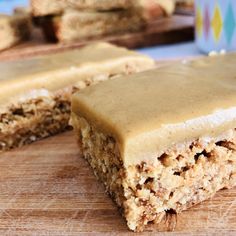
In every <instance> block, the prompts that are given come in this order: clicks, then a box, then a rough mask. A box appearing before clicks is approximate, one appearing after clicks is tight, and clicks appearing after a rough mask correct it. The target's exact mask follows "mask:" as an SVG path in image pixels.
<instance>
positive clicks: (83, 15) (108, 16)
mask: <svg viewBox="0 0 236 236" xmlns="http://www.w3.org/2000/svg"><path fill="white" fill-rule="evenodd" d="M41 23H42V24H41V25H42V26H43V29H44V33H45V34H46V36H47V38H48V39H49V40H50V39H56V40H58V41H60V42H72V41H76V40H78V41H79V40H80V41H81V40H84V39H88V38H99V37H101V36H104V35H114V34H117V33H123V32H133V31H137V30H140V29H141V28H143V27H144V25H145V22H144V20H143V18H142V17H141V15H138V14H136V12H133V11H128V10H127V11H123V10H117V11H107V12H88V11H87V12H83V11H75V10H67V11H66V12H65V13H64V14H63V15H62V16H55V17H46V18H44V19H42V21H41Z"/></svg>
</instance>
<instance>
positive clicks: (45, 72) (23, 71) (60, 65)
mask: <svg viewBox="0 0 236 236" xmlns="http://www.w3.org/2000/svg"><path fill="white" fill-rule="evenodd" d="M154 64H155V63H154V61H153V60H152V59H150V58H148V57H146V56H143V55H140V54H138V53H136V52H133V51H129V50H127V49H124V48H120V47H116V46H113V45H110V44H107V43H97V44H94V45H91V46H87V47H84V48H82V49H77V50H72V51H67V52H63V53H57V54H53V55H47V56H41V57H35V58H31V59H26V60H20V61H13V62H2V63H0V90H1V93H0V109H1V108H3V107H5V106H7V105H8V104H9V103H11V102H12V101H14V100H16V99H19V96H21V95H24V96H26V95H27V94H28V93H30V92H32V91H35V90H42V89H43V90H47V91H49V92H53V91H56V90H60V89H63V88H66V87H68V86H72V85H76V83H79V82H80V81H81V80H82V81H86V79H91V78H93V77H95V76H99V75H116V74H122V73H124V72H125V71H126V72H127V71H128V70H129V69H130V70H131V72H132V70H134V71H141V70H144V69H149V68H152V67H153V66H154Z"/></svg>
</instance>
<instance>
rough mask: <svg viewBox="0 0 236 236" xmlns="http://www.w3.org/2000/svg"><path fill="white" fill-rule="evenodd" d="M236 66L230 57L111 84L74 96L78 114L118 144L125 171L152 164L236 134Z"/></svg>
mask: <svg viewBox="0 0 236 236" xmlns="http://www.w3.org/2000/svg"><path fill="white" fill-rule="evenodd" d="M235 63H236V54H229V55H225V56H217V57H212V58H205V59H201V60H200V59H199V60H196V61H192V62H187V63H176V64H174V65H172V66H167V67H163V68H159V69H155V70H150V71H147V72H143V73H139V74H135V75H131V76H128V77H123V78H120V79H115V80H112V81H106V82H104V83H103V84H99V85H96V86H94V87H91V88H88V89H86V90H84V91H80V92H79V93H77V94H76V95H74V97H73V101H72V111H73V112H74V113H77V114H78V115H81V116H83V117H85V118H86V119H87V120H88V121H89V122H91V123H95V124H96V126H97V127H98V128H99V129H101V130H102V131H104V132H106V133H108V134H109V135H111V136H113V137H115V138H116V139H117V141H118V143H119V146H120V151H121V156H122V157H123V158H124V164H125V165H129V164H135V163H140V162H141V161H144V160H146V161H150V160H153V159H155V158H157V157H158V155H161V154H162V153H163V152H164V151H165V150H166V149H168V148H170V147H171V146H172V145H175V144H179V143H181V142H185V141H189V140H194V139H197V138H200V137H204V138H206V139H207V137H214V136H218V135H220V134H221V133H222V132H224V131H226V130H229V129H232V128H236V66H235ZM127 78H129V79H127Z"/></svg>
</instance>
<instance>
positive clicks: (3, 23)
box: [0, 14, 31, 51]
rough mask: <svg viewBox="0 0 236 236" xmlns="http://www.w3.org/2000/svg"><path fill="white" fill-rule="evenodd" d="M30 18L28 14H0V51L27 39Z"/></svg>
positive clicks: (29, 29)
mask: <svg viewBox="0 0 236 236" xmlns="http://www.w3.org/2000/svg"><path fill="white" fill-rule="evenodd" d="M30 32H31V20H30V16H29V15H28V14H15V15H13V16H9V15H0V51H1V50H5V49H8V48H10V47H12V46H14V45H16V44H18V43H19V42H21V41H25V40H28V39H29V37H30Z"/></svg>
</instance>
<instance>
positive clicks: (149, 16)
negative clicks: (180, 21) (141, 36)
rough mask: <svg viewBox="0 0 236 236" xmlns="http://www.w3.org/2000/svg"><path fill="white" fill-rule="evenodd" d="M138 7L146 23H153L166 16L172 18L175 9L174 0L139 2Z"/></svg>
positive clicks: (139, 0)
mask: <svg viewBox="0 0 236 236" xmlns="http://www.w3.org/2000/svg"><path fill="white" fill-rule="evenodd" d="M136 5H137V6H136V7H137V8H139V9H140V14H141V15H142V16H143V17H144V19H146V21H153V20H156V19H159V18H161V17H164V16H170V15H172V14H173V12H174V9H175V3H174V1H173V0H138V1H137V3H136Z"/></svg>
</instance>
